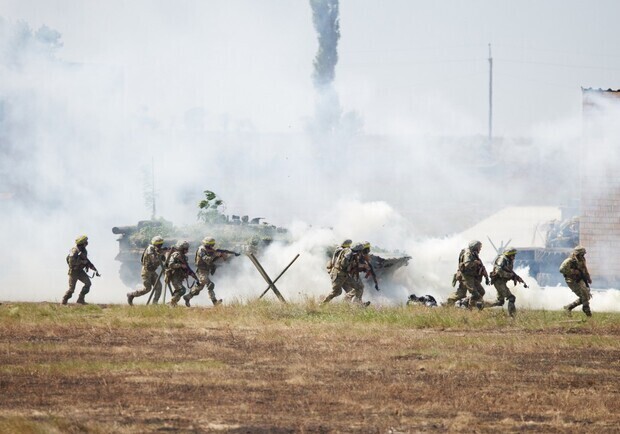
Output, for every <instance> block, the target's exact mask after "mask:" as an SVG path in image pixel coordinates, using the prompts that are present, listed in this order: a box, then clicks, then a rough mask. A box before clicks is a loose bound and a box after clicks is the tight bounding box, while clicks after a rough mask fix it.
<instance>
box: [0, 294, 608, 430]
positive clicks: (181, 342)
mask: <svg viewBox="0 0 620 434" xmlns="http://www.w3.org/2000/svg"><path fill="white" fill-rule="evenodd" d="M582 315H583V314H582V313H581V312H576V313H575V314H573V316H572V317H567V316H565V315H563V314H562V313H561V312H544V311H520V312H519V314H518V316H517V318H516V319H515V320H511V319H510V318H508V317H507V316H506V314H505V312H504V311H501V310H485V311H483V312H468V311H463V310H459V309H453V308H434V309H431V308H424V307H415V308H408V307H402V308H384V309H381V308H375V307H372V306H371V307H369V308H367V309H363V308H356V307H353V306H349V305H346V304H343V303H334V304H332V305H328V306H324V307H320V306H318V305H317V304H316V303H315V302H314V301H312V300H309V301H307V302H306V303H304V304H296V305H281V304H278V303H269V302H260V303H251V304H247V305H232V306H223V307H219V308H215V309H213V308H191V309H187V308H185V307H178V308H176V309H172V308H169V307H166V306H149V307H145V306H135V307H133V308H132V307H129V306H112V305H110V306H102V305H90V306H83V307H82V306H68V307H63V306H58V305H54V304H46V303H31V304H30V303H15V304H11V303H8V304H7V303H5V304H3V305H0V392H1V395H0V432H3V433H84V432H88V433H110V432H118V433H142V432H196V433H200V432H238V433H245V432H249V433H261V432H264V433H288V432H365V433H366V432H378V433H388V432H392V433H396V432H427V431H429V432H515V431H526V432H535V433H539V432H558V433H559V432H562V433H564V432H597V433H602V432H619V430H620V315H619V314H605V313H596V312H595V314H594V317H593V318H592V319H590V320H587V321H585V320H582Z"/></svg>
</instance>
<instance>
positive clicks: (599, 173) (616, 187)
mask: <svg viewBox="0 0 620 434" xmlns="http://www.w3.org/2000/svg"><path fill="white" fill-rule="evenodd" d="M582 92H583V147H582V152H581V155H579V156H576V158H580V159H581V167H580V172H581V173H580V179H581V188H580V190H581V218H580V244H581V245H583V246H584V247H586V249H587V251H588V253H587V255H586V259H587V261H588V268H589V269H590V273H591V274H592V277H593V279H594V281H595V284H596V283H598V284H599V285H606V284H609V285H617V284H618V283H620V141H619V140H620V134H618V131H619V130H620V129H619V127H618V125H620V122H618V121H619V120H620V118H619V117H618V116H620V91H612V90H601V89H582Z"/></svg>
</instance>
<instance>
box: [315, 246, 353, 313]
mask: <svg viewBox="0 0 620 434" xmlns="http://www.w3.org/2000/svg"><path fill="white" fill-rule="evenodd" d="M346 241H349V240H346ZM344 244H346V242H345V243H343V246H341V247H342V249H341V250H340V251H339V252H338V253H337V254H336V253H334V256H333V259H332V263H333V265H332V267H331V270H330V272H329V276H330V277H331V279H332V292H330V293H329V294H328V295H327V297H325V299H324V300H323V303H329V302H330V301H331V300H332V299H334V298H336V297H338V296H339V295H340V294H342V291H343V290H344V291H345V292H347V293H348V292H349V291H351V290H352V289H353V286H352V285H354V284H355V282H354V281H353V280H352V279H351V274H352V273H351V272H352V269H353V268H354V267H355V266H356V262H357V254H356V252H354V251H353V249H357V252H360V251H361V250H362V245H361V244H357V245H356V246H355V247H354V248H353V249H352V248H351V247H350V245H349V246H347V247H344ZM358 279H359V277H358ZM360 283H361V282H360Z"/></svg>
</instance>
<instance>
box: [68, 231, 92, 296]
mask: <svg viewBox="0 0 620 434" xmlns="http://www.w3.org/2000/svg"><path fill="white" fill-rule="evenodd" d="M87 245H88V237H86V236H85V235H84V236H82V237H79V238H78V239H77V240H76V246H75V247H73V248H72V249H71V251H70V252H69V255H68V256H67V264H68V265H69V273H68V274H69V289H68V290H67V292H66V293H65V295H64V296H63V298H62V304H67V302H68V301H69V299H70V298H71V296H72V295H73V292H74V291H75V285H76V284H77V281H78V280H79V281H80V282H82V283H83V284H84V286H83V287H82V290H81V291H80V295H79V297H78V299H77V301H76V303H79V304H87V303H86V301H85V300H84V297H85V296H86V294H88V292H89V291H90V287H91V284H92V283H91V281H90V277H88V274H86V270H88V269H89V268H90V269H92V270H95V272H97V270H96V268H95V267H94V265H93V264H92V263H91V262H90V260H89V259H88V252H87V251H86V246H87ZM98 274H99V273H98V272H97V275H98Z"/></svg>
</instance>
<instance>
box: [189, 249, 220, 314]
mask: <svg viewBox="0 0 620 434" xmlns="http://www.w3.org/2000/svg"><path fill="white" fill-rule="evenodd" d="M213 246H215V239H213V238H211V237H206V238H205V239H204V240H202V245H201V246H200V247H198V250H197V251H196V256H195V262H196V274H197V276H198V284H197V285H196V288H194V289H192V290H191V291H190V293H189V294H187V295H184V296H183V300H185V306H187V307H190V303H189V301H190V300H191V299H192V297H195V296H197V295H198V294H200V291H202V289H203V288H204V287H205V286H206V287H207V291H209V297H210V298H211V302H212V303H213V306H217V305H219V304H222V299H219V300H218V299H217V298H216V297H215V292H214V291H213V288H215V283H213V282H212V281H211V279H210V278H209V275H213V273H215V270H216V268H217V267H216V265H215V262H216V261H217V260H218V259H226V258H227V257H228V254H226V253H222V252H218V251H217V250H216V249H214V247H213Z"/></svg>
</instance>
